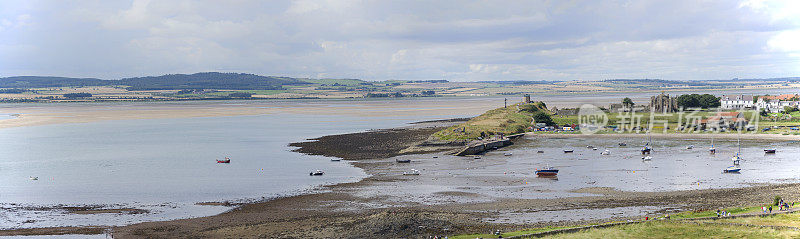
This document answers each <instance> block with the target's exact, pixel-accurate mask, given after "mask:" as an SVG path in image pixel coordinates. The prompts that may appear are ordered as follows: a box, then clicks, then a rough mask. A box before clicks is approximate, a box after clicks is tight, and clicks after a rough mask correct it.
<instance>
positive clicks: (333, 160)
mask: <svg viewBox="0 0 800 239" xmlns="http://www.w3.org/2000/svg"><path fill="white" fill-rule="evenodd" d="M339 161H342V159H340V158H332V159H331V162H339Z"/></svg>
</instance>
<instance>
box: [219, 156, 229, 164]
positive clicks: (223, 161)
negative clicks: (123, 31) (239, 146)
mask: <svg viewBox="0 0 800 239" xmlns="http://www.w3.org/2000/svg"><path fill="white" fill-rule="evenodd" d="M217 163H231V159H229V158H228V157H225V159H217Z"/></svg>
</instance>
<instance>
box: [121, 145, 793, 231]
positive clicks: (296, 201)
mask: <svg viewBox="0 0 800 239" xmlns="http://www.w3.org/2000/svg"><path fill="white" fill-rule="evenodd" d="M406 130H411V131H405V130H398V129H395V130H390V131H382V132H381V133H377V134H376V133H374V132H365V133H361V134H372V135H369V136H368V137H358V135H359V134H346V135H342V136H341V137H343V138H341V139H345V138H346V139H348V140H351V141H357V142H358V143H360V144H363V145H364V146H365V147H366V146H367V145H372V146H375V147H379V146H382V145H381V141H380V139H381V138H384V139H393V140H398V139H400V138H405V139H408V140H411V139H420V138H425V137H423V136H425V134H428V133H429V132H427V131H413V130H414V129H406ZM409 132H416V133H419V134H421V135H419V136H415V137H408V136H403V137H400V136H401V135H403V134H409ZM326 137H330V138H328V140H329V141H327V143H324V142H326V140H319V141H315V142H317V143H322V144H329V145H328V146H326V147H319V146H317V147H311V146H309V144H305V146H309V147H308V148H306V149H301V150H306V152H311V151H312V150H311V149H316V150H321V151H326V150H332V149H330V147H334V146H335V144H333V143H330V142H335V141H336V140H335V139H336V138H337V136H326ZM571 137H574V136H571ZM359 139H362V140H359ZM400 141H402V140H400ZM386 142H395V143H396V141H391V140H389V141H386ZM407 144H408V142H404V143H403V145H407ZM383 146H385V145H383ZM366 148H370V147H366ZM395 148H400V147H399V146H398V147H395ZM363 149H364V148H358V147H343V148H339V149H333V150H332V151H331V152H335V153H331V155H334V154H335V155H338V156H340V157H343V158H346V159H352V160H357V161H356V162H354V165H356V166H358V167H360V168H362V169H364V170H365V171H366V172H367V173H368V174H370V175H372V176H371V177H368V178H366V179H364V180H362V181H360V182H356V183H346V184H338V185H333V186H328V187H324V188H322V189H320V192H319V193H315V194H309V195H300V196H294V197H286V198H279V199H275V200H271V201H266V202H260V203H253V204H247V205H243V206H241V207H239V208H237V209H235V210H232V211H230V212H227V213H223V214H220V215H216V216H211V217H204V218H194V219H185V220H176V221H167V222H149V223H141V224H136V225H130V226H126V227H119V228H114V229H113V231H114V232H113V233H114V236H115V237H119V238H141V237H178V238H187V237H207V238H217V237H235V238H239V237H247V238H249V237H275V238H370V237H378V236H380V237H389V238H396V237H408V238H426V237H428V236H432V235H456V234H464V233H486V232H489V231H492V230H497V229H501V230H503V231H509V230H518V229H523V228H531V227H541V226H555V225H577V224H585V223H593V222H600V221H610V220H625V219H628V218H631V217H640V216H644V215H658V214H663V213H673V212H676V211H684V210H712V209H716V208H719V207H735V206H751V205H755V204H760V203H765V202H771V200H772V198H773V197H774V196H775V195H780V196H782V197H783V198H784V199H785V200H788V201H796V200H798V199H800V184H767V185H756V186H752V187H744V188H723V189H706V190H685V191H668V192H626V191H618V190H616V189H613V188H598V187H587V188H581V189H577V190H573V191H571V192H570V193H574V194H576V195H571V196H568V197H556V198H519V197H503V196H502V194H498V195H499V196H495V195H492V194H487V193H486V192H483V191H480V190H473V188H469V187H466V188H456V189H454V190H448V189H447V187H449V186H448V185H453V184H458V183H459V182H460V181H461V180H465V179H464V178H458V177H453V175H449V174H447V173H434V172H445V171H451V172H453V171H460V172H468V171H469V170H471V168H473V167H481V166H480V165H476V164H475V163H474V162H470V161H469V160H463V163H449V164H448V163H437V160H441V159H447V158H445V157H455V156H448V155H444V154H442V153H436V154H417V155H400V156H397V157H395V158H383V157H384V156H391V154H387V153H386V152H378V153H376V154H374V155H372V156H376V157H379V158H371V156H370V155H369V154H367V155H365V154H363V153H362V152H361V151H363ZM317 153H320V154H324V153H325V152H317ZM396 155H399V153H398V154H396ZM433 156H436V157H437V158H439V159H433V158H432V157H433ZM396 158H410V159H412V163H411V164H398V163H396V162H395V159H396ZM448 160H449V159H448ZM442 161H444V160H442ZM487 163H489V164H491V162H487ZM419 164H425V168H426V169H428V171H423V175H421V176H404V175H402V172H403V170H407V169H408V168H409V167H415V166H419ZM469 180H470V182H471V184H472V185H476V184H477V185H488V186H491V185H498V186H503V187H508V186H510V185H513V184H518V183H521V182H515V181H514V180H509V179H508V178H506V177H493V176H487V175H483V176H481V175H477V176H472V177H469ZM429 185H442V187H435V188H428V186H429ZM531 193H536V192H531ZM639 209H641V210H639ZM630 210H633V211H637V210H639V211H643V213H645V214H644V215H634V216H630V214H615V213H614V212H623V211H630ZM598 212H601V213H602V212H605V213H608V214H609V215H610V216H607V217H591V216H588V215H592V214H596V213H598ZM526 214H533V215H540V214H553V215H565V214H568V215H569V214H571V215H575V216H574V217H572V218H569V217H568V219H569V220H563V221H548V220H539V221H536V220H503V219H504V218H505V219H509V218H511V219H514V218H513V217H514V216H519V215H523V217H525V216H524V215H526ZM634 214H636V213H634ZM523 219H524V218H523ZM534 219H535V217H534Z"/></svg>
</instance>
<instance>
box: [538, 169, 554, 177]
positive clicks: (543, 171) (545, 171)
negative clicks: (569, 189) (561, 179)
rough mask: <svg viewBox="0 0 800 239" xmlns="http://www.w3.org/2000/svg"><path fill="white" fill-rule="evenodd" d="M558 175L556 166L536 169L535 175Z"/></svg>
mask: <svg viewBox="0 0 800 239" xmlns="http://www.w3.org/2000/svg"><path fill="white" fill-rule="evenodd" d="M556 175H558V169H556V168H552V167H550V168H545V169H541V170H536V176H556Z"/></svg>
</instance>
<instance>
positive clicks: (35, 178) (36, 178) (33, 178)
mask: <svg viewBox="0 0 800 239" xmlns="http://www.w3.org/2000/svg"><path fill="white" fill-rule="evenodd" d="M28 179H30V180H34V181H35V180H39V177H29V178H28Z"/></svg>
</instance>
